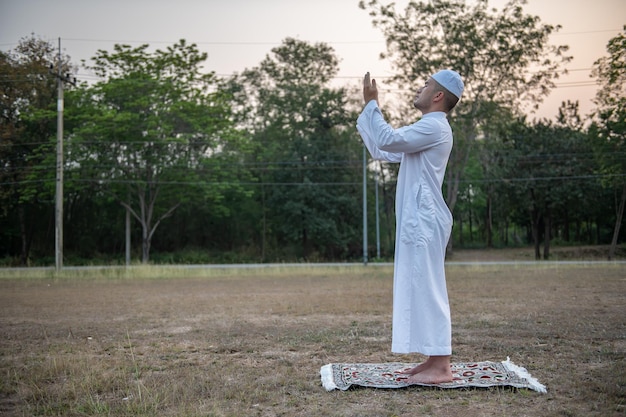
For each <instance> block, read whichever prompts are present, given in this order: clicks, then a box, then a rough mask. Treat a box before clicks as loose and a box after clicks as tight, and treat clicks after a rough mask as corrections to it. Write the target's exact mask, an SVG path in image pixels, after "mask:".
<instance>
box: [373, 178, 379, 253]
mask: <svg viewBox="0 0 626 417" xmlns="http://www.w3.org/2000/svg"><path fill="white" fill-rule="evenodd" d="M374 185H375V186H376V188H375V190H376V194H375V195H376V206H375V207H376V258H378V259H379V260H380V215H379V214H378V211H379V208H378V169H377V170H376V171H374Z"/></svg>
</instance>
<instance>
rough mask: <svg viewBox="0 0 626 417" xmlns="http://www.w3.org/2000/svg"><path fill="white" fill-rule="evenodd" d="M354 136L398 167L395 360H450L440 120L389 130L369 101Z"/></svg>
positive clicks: (447, 219) (443, 125) (448, 134)
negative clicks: (403, 356) (405, 356)
mask: <svg viewBox="0 0 626 417" xmlns="http://www.w3.org/2000/svg"><path fill="white" fill-rule="evenodd" d="M357 129H358V131H359V133H360V135H361V137H362V138H363V142H364V143H365V146H366V147H367V149H368V150H369V152H370V154H371V155H372V157H373V158H374V159H378V160H383V161H390V162H400V171H399V173H398V182H397V189H396V248H395V257H394V286H393V320H392V325H393V327H392V344H391V351H392V352H394V353H412V352H418V353H421V354H424V355H428V356H433V355H450V354H451V353H452V341H451V339H452V326H451V319H450V304H449V302H448V291H447V288H446V278H445V270H444V260H445V253H446V246H447V244H448V239H449V238H450V232H451V230H452V214H451V213H450V210H449V208H448V206H447V204H446V203H445V201H444V199H443V195H442V192H441V187H442V184H443V179H444V175H445V171H446V165H447V163H448V158H449V156H450V151H451V150H452V141H453V139H452V129H451V128H450V124H449V123H448V120H447V118H446V114H445V113H443V112H432V113H427V114H425V115H424V116H423V117H422V119H420V120H419V121H418V122H416V123H413V124H412V125H409V126H405V127H402V128H399V129H393V128H392V127H391V126H390V125H389V124H388V123H387V122H386V121H385V120H384V118H383V115H382V113H381V111H380V109H379V107H378V105H377V103H376V101H375V100H371V101H370V102H369V103H367V105H366V106H365V108H364V109H363V112H362V113H361V115H360V116H359V118H358V120H357Z"/></svg>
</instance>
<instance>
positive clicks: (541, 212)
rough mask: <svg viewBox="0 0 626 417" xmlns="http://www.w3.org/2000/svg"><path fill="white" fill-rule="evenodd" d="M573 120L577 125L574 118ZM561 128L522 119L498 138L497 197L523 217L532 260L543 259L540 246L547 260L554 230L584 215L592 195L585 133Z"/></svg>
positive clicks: (591, 173) (592, 178) (590, 168)
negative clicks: (499, 177) (499, 182)
mask: <svg viewBox="0 0 626 417" xmlns="http://www.w3.org/2000/svg"><path fill="white" fill-rule="evenodd" d="M566 107H567V106H566V105H565V104H564V106H563V107H562V109H561V113H562V114H564V112H565V111H566V110H565V109H566ZM573 116H574V117H573V118H572V120H576V119H577V114H575V113H574V114H573ZM565 122H566V121H565V120H564V119H562V120H561V121H560V124H555V123H552V122H550V121H545V120H542V121H535V122H533V123H528V122H527V121H526V120H525V119H524V118H521V119H520V120H518V122H517V123H515V124H512V125H510V127H509V128H508V131H507V132H504V133H503V139H504V140H503V144H504V148H503V149H502V155H503V157H502V158H500V159H499V161H500V164H501V167H499V171H500V172H501V173H502V178H503V184H502V187H499V189H498V194H504V195H507V196H508V198H510V199H511V201H512V202H513V205H514V206H517V207H519V208H520V209H521V210H523V211H524V212H525V213H527V218H528V223H529V224H530V230H531V235H532V240H533V242H534V246H535V258H536V259H540V258H541V257H542V255H541V244H542V243H543V249H544V250H543V258H544V259H548V258H549V257H550V241H551V238H552V237H553V234H554V231H555V230H557V226H558V225H559V224H560V225H561V227H564V228H567V227H568V223H567V222H569V221H571V220H573V219H574V218H577V217H580V216H583V214H581V211H580V208H586V209H589V206H587V201H586V199H587V196H588V195H595V194H596V193H595V188H597V184H596V183H595V179H594V176H593V172H594V163H593V160H592V159H591V158H589V155H590V154H591V146H590V143H589V141H588V140H587V137H586V135H585V134H584V132H582V131H580V130H578V129H573V128H571V127H570V126H568V125H567V123H565ZM594 187H595V188H594ZM520 217H522V216H520Z"/></svg>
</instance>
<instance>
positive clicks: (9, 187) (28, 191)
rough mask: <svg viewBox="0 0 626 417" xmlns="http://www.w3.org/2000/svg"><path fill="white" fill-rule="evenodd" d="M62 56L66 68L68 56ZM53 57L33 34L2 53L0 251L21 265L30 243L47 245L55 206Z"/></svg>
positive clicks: (47, 45)
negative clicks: (51, 68) (50, 220)
mask: <svg viewBox="0 0 626 417" xmlns="http://www.w3.org/2000/svg"><path fill="white" fill-rule="evenodd" d="M62 58H63V60H62V67H63V72H64V73H66V72H69V71H70V70H71V68H70V65H69V58H68V57H67V56H63V57H62ZM56 61H57V56H56V53H55V48H54V46H53V45H52V44H50V43H49V42H47V41H44V40H42V39H40V38H38V37H36V36H35V35H32V36H30V37H28V38H23V39H21V40H20V42H19V43H18V46H17V47H16V48H15V50H13V51H8V52H2V51H0V207H2V208H1V209H0V222H1V223H2V226H0V228H1V229H2V230H3V233H2V239H1V240H2V241H3V242H4V243H3V244H2V245H1V249H0V251H1V252H3V253H6V254H9V255H18V256H19V259H20V264H21V265H26V264H27V263H28V260H29V257H30V252H31V248H32V246H33V243H37V242H39V245H40V247H42V249H43V250H44V251H45V250H46V248H49V247H50V245H49V244H46V235H45V230H47V229H48V228H47V225H46V221H48V220H49V219H50V217H49V215H50V214H52V213H53V212H52V209H53V208H54V204H53V200H54V198H53V196H54V172H55V169H54V166H55V165H54V164H55V160H54V155H55V151H54V149H55V144H56V111H55V110H56V102H57V100H56V99H57V81H56V78H55V77H54V76H53V75H51V74H50V73H49V67H50V65H51V64H52V63H55V62H56ZM37 232H39V233H37ZM42 232H43V233H42ZM15 240H17V241H19V245H14V244H13V242H14V241H15ZM52 242H53V237H51V238H50V243H52ZM15 246H18V247H19V249H17V250H16V249H15Z"/></svg>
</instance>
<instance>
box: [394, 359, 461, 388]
mask: <svg viewBox="0 0 626 417" xmlns="http://www.w3.org/2000/svg"><path fill="white" fill-rule="evenodd" d="M414 370H415V372H413V373H410V372H412V371H414ZM403 373H404V374H410V375H411V376H410V377H409V378H408V379H407V382H409V383H412V384H442V383H444V382H452V380H453V376H452V371H451V369H450V356H431V357H429V358H428V359H427V360H426V362H424V363H421V364H419V365H418V366H416V367H415V368H412V369H410V370H408V371H404V372H403Z"/></svg>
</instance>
